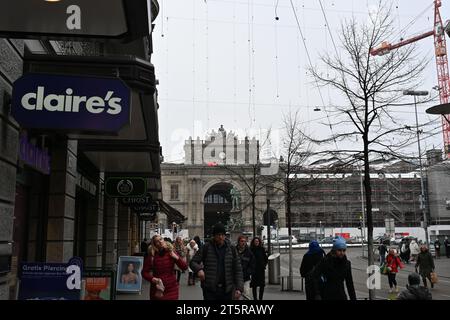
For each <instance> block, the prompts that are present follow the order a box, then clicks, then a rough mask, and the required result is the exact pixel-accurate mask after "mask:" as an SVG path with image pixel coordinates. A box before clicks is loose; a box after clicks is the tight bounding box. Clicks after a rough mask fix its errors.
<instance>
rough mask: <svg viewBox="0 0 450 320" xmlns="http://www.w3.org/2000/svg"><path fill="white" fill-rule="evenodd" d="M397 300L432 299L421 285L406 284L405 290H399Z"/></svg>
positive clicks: (429, 293)
mask: <svg viewBox="0 0 450 320" xmlns="http://www.w3.org/2000/svg"><path fill="white" fill-rule="evenodd" d="M397 300H432V296H431V292H430V291H429V290H428V289H427V288H425V287H422V286H419V285H415V286H410V285H406V290H403V291H402V292H400V294H399V295H398V297H397Z"/></svg>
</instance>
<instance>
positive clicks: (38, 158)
mask: <svg viewBox="0 0 450 320" xmlns="http://www.w3.org/2000/svg"><path fill="white" fill-rule="evenodd" d="M19 159H20V160H22V161H23V162H25V163H26V164H27V165H29V166H31V167H33V168H34V169H36V170H38V171H39V172H41V173H43V174H47V175H48V174H50V155H49V154H48V152H47V150H43V149H41V148H39V147H37V146H35V145H34V144H32V143H31V142H30V141H29V140H28V137H27V135H26V134H23V135H22V136H21V137H20V148H19Z"/></svg>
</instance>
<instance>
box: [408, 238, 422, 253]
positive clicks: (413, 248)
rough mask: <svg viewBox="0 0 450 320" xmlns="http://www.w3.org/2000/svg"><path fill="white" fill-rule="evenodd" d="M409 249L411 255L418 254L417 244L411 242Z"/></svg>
mask: <svg viewBox="0 0 450 320" xmlns="http://www.w3.org/2000/svg"><path fill="white" fill-rule="evenodd" d="M409 249H410V250H411V254H419V253H420V248H419V245H418V244H417V242H415V241H411V244H410V245H409Z"/></svg>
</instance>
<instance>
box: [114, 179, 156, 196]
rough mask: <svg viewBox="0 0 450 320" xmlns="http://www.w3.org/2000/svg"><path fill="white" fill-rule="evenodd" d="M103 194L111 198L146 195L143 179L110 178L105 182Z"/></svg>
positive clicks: (145, 183)
mask: <svg viewBox="0 0 450 320" xmlns="http://www.w3.org/2000/svg"><path fill="white" fill-rule="evenodd" d="M105 193H106V195H107V196H108V197H111V198H127V197H140V196H144V195H145V194H146V193H147V182H146V180H145V179H144V178H136V177H110V178H107V179H106V181H105Z"/></svg>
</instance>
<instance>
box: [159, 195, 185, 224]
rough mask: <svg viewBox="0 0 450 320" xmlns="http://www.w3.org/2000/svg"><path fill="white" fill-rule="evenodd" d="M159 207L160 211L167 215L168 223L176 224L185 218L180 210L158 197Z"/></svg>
mask: <svg viewBox="0 0 450 320" xmlns="http://www.w3.org/2000/svg"><path fill="white" fill-rule="evenodd" d="M158 202H159V207H160V210H161V212H163V213H165V214H166V215H167V219H168V220H167V221H168V222H169V223H172V222H175V223H177V224H181V223H183V222H184V221H186V220H187V218H186V217H185V216H183V215H182V214H181V212H180V211H178V210H177V209H175V208H174V207H172V206H171V205H170V204H168V203H167V202H165V201H164V200H161V199H158Z"/></svg>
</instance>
